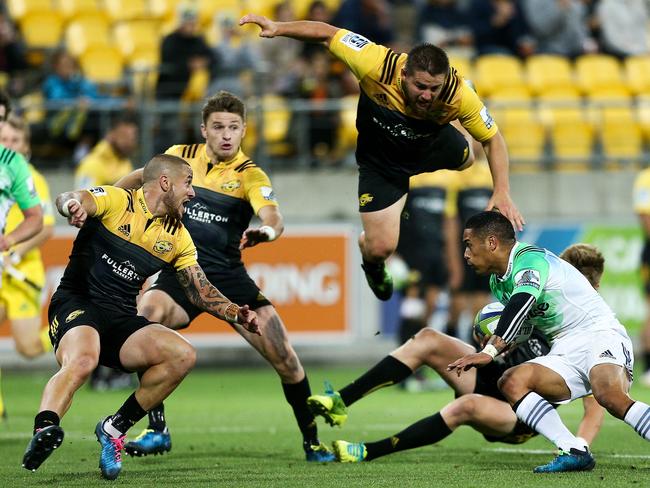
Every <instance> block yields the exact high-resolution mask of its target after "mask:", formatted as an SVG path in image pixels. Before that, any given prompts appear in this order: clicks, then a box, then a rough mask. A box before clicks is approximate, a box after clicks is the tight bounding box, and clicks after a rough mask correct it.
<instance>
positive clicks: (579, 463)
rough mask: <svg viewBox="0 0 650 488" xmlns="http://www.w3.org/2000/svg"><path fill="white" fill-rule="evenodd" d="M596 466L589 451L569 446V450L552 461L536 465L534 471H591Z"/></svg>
mask: <svg viewBox="0 0 650 488" xmlns="http://www.w3.org/2000/svg"><path fill="white" fill-rule="evenodd" d="M594 466H596V460H595V459H594V457H593V456H592V455H591V453H590V452H589V449H587V450H585V451H579V450H578V449H575V448H571V450H569V451H568V452H567V451H563V450H562V449H560V453H559V454H558V455H557V457H556V458H555V459H553V461H551V462H550V463H548V464H544V465H543V466H537V467H536V468H535V469H534V470H533V472H534V473H565V472H567V471H591V470H592V469H594Z"/></svg>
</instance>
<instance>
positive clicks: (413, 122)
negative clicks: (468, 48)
mask: <svg viewBox="0 0 650 488" xmlns="http://www.w3.org/2000/svg"><path fill="white" fill-rule="evenodd" d="M251 23H252V24H257V25H258V26H259V27H260V28H261V31H260V34H259V35H260V37H278V36H283V37H291V38H294V39H298V40H302V41H313V42H320V43H322V44H324V45H325V46H327V48H328V49H329V50H330V52H331V53H332V54H334V55H335V56H336V57H338V58H339V59H341V61H343V62H344V63H345V64H347V65H348V67H349V68H350V69H351V70H352V72H353V73H354V75H355V76H356V77H357V79H358V80H359V85H360V88H361V96H360V99H359V105H358V109H357V129H358V132H359V135H358V138H357V150H356V158H357V164H358V165H359V211H360V213H361V222H362V224H363V229H364V230H363V232H362V233H361V235H360V236H359V247H360V249H361V254H362V257H363V269H364V271H365V273H366V278H367V280H368V284H369V285H370V288H371V289H372V290H373V292H374V293H375V295H376V296H377V298H379V299H381V300H388V299H389V298H390V296H391V294H392V290H393V285H392V279H391V277H390V274H388V272H387V271H386V268H385V265H384V262H385V260H386V259H387V258H388V257H389V256H390V255H391V254H392V253H393V251H394V250H395V248H396V246H397V242H398V238H399V221H400V215H401V213H402V209H403V208H404V203H405V200H406V194H407V193H408V182H409V177H410V176H412V175H415V174H418V173H424V172H430V171H435V170H438V169H452V170H462V169H464V168H466V167H468V166H469V165H471V164H472V162H473V160H474V156H473V152H472V150H471V146H470V144H469V142H468V140H467V139H466V138H465V136H464V135H463V134H462V133H461V132H460V131H459V129H460V128H461V126H462V127H463V128H464V129H465V130H467V132H469V134H471V136H472V137H474V139H476V140H478V141H480V142H481V143H482V144H483V147H484V148H485V152H486V154H487V158H488V162H489V164H490V170H491V172H492V178H493V180H494V192H493V194H492V198H490V201H489V203H488V206H487V209H488V210H489V209H492V208H498V209H499V211H500V212H501V213H503V215H505V216H506V217H507V218H508V219H509V220H510V221H511V222H512V223H513V225H514V226H515V227H516V228H517V229H518V230H521V229H522V228H523V225H524V220H523V218H522V216H521V215H520V213H519V211H518V210H517V208H516V206H515V205H514V203H513V202H512V200H511V198H510V186H509V180H508V153H507V149H506V144H505V142H504V140H503V137H502V136H501V133H500V132H499V129H498V127H497V125H496V123H495V122H494V120H493V119H492V117H491V116H490V114H489V113H488V111H487V109H486V108H485V106H484V105H483V103H482V102H481V101H480V100H479V98H478V96H477V95H476V93H475V92H474V90H472V88H471V87H470V86H469V85H468V84H467V83H466V82H465V80H464V79H463V77H462V76H460V75H459V74H458V72H457V71H456V70H455V69H454V68H453V67H451V66H450V65H449V60H448V58H447V55H446V54H445V52H444V51H443V50H442V49H440V48H439V47H437V46H434V45H431V44H421V45H418V46H416V47H414V48H413V49H411V51H410V52H409V53H408V54H400V53H395V52H393V51H392V50H391V49H389V48H386V47H384V46H380V45H378V44H375V43H373V42H372V41H370V40H368V39H366V38H365V37H363V36H360V35H358V34H355V33H354V32H350V31H348V30H345V29H339V28H338V27H335V26H332V25H329V24H326V23H323V22H310V21H295V22H274V21H272V20H269V19H267V18H266V17H263V16H260V15H251V14H249V15H246V16H244V17H242V19H241V20H240V21H239V24H240V25H244V24H251ZM461 130H462V129H461Z"/></svg>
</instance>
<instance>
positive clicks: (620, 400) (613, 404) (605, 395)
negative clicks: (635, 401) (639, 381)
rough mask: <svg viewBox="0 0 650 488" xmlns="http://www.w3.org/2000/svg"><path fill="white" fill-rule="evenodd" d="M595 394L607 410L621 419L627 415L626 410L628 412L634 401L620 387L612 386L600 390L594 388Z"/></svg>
mask: <svg viewBox="0 0 650 488" xmlns="http://www.w3.org/2000/svg"><path fill="white" fill-rule="evenodd" d="M593 394H594V398H595V399H596V401H597V402H598V403H599V404H600V405H601V406H602V407H603V408H605V410H607V411H608V412H609V413H610V414H611V415H613V416H614V417H616V418H619V419H623V418H624V417H625V412H627V409H628V407H629V406H630V404H631V403H632V400H631V399H630V397H629V396H628V395H627V394H626V393H624V392H622V391H620V390H618V389H611V388H610V389H607V390H600V391H599V390H596V389H594V391H593Z"/></svg>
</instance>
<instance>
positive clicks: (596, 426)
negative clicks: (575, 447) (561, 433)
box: [576, 395, 605, 446]
mask: <svg viewBox="0 0 650 488" xmlns="http://www.w3.org/2000/svg"><path fill="white" fill-rule="evenodd" d="M582 406H583V407H584V410H585V411H584V414H583V416H582V420H581V421H580V425H579V426H578V432H577V433H576V436H577V437H580V438H581V439H584V440H585V442H586V443H587V444H588V445H589V446H591V444H592V443H593V442H594V439H595V438H596V436H597V435H598V432H600V427H601V426H602V425H603V420H604V418H605V409H604V408H603V407H601V406H600V405H599V404H598V402H597V401H596V399H595V398H594V397H593V396H591V395H590V396H586V397H584V398H583V399H582Z"/></svg>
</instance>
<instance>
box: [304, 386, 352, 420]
mask: <svg viewBox="0 0 650 488" xmlns="http://www.w3.org/2000/svg"><path fill="white" fill-rule="evenodd" d="M307 407H309V410H310V411H311V413H312V414H313V415H314V416H316V415H320V416H321V417H323V418H324V419H325V422H327V423H328V424H329V425H331V426H332V427H334V426H335V425H338V426H339V427H340V426H342V425H343V424H344V423H345V421H346V420H347V419H348V411H347V408H345V403H343V399H342V398H341V395H339V392H338V391H334V389H333V388H332V385H331V384H330V383H329V382H325V394H324V395H312V396H310V397H309V398H307Z"/></svg>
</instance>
